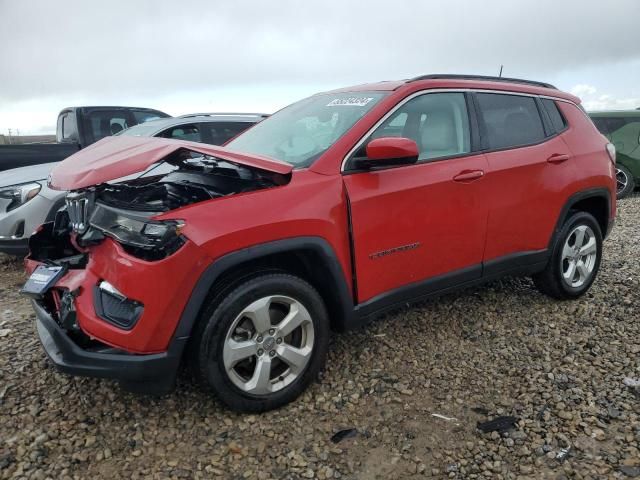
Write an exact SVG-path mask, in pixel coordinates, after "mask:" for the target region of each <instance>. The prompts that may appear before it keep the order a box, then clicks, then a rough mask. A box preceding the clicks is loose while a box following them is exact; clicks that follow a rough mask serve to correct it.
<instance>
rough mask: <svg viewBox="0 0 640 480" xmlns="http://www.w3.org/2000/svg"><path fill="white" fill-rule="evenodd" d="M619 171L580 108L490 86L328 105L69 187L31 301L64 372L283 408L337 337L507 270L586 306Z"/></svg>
mask: <svg viewBox="0 0 640 480" xmlns="http://www.w3.org/2000/svg"><path fill="white" fill-rule="evenodd" d="M614 158H615V157H614V150H613V147H612V145H611V144H609V143H608V142H607V140H606V139H605V138H604V137H603V136H602V135H600V133H598V131H597V130H596V128H595V127H594V125H593V123H592V122H591V120H589V118H588V117H587V115H586V114H585V113H584V112H583V110H581V108H580V100H579V99H578V98H576V97H575V96H573V95H570V94H568V93H564V92H561V91H559V90H557V89H555V88H554V87H552V86H551V85H548V84H543V83H539V82H530V81H525V80H514V79H506V78H494V77H477V76H452V75H427V76H422V77H417V78H414V79H411V80H404V81H398V82H382V83H377V84H369V85H360V86H357V87H352V88H344V89H341V90H336V91H331V92H327V93H323V94H318V95H314V96H312V97H309V98H307V99H304V100H302V101H300V102H297V103H295V104H293V105H291V106H289V107H287V108H284V109H283V110H280V111H279V112H277V113H275V114H274V115H272V116H271V117H269V118H267V119H266V120H264V121H263V122H260V123H259V124H257V125H256V126H254V127H253V128H251V129H249V130H247V131H246V132H244V133H242V134H241V135H239V136H238V137H236V138H235V139H233V140H232V141H230V142H228V143H227V144H226V145H225V146H224V147H213V146H208V145H197V144H195V143H191V142H184V141H182V140H164V139H155V138H153V139H149V138H145V139H140V138H134V137H124V136H121V137H119V138H113V139H112V140H111V141H109V142H103V143H101V144H98V145H96V146H94V147H92V148H91V149H89V150H84V151H82V152H79V153H78V154H77V155H75V156H74V157H72V158H70V159H67V160H65V161H64V162H62V163H60V164H59V165H58V166H56V168H55V169H54V170H53V171H52V177H51V184H52V186H53V188H58V189H63V190H72V192H71V193H70V194H69V195H68V196H67V210H65V211H62V212H60V214H59V215H57V218H56V220H55V221H54V222H50V223H47V224H45V225H44V226H43V227H42V228H41V229H40V230H39V231H38V232H37V233H35V234H34V235H33V237H31V241H30V247H31V248H30V250H31V254H30V256H29V257H27V260H26V265H27V270H28V272H29V273H30V274H31V277H30V280H29V281H28V282H27V283H26V285H25V287H24V290H23V292H24V293H25V294H27V295H30V296H31V297H32V298H33V305H34V308H35V311H36V316H37V330H38V333H39V335H40V338H41V342H42V344H43V346H44V349H45V351H46V352H47V354H48V356H49V357H50V359H51V360H52V362H53V364H54V365H55V366H56V367H57V368H58V369H60V370H62V371H64V372H67V373H72V374H77V375H89V376H99V377H107V378H115V379H118V380H119V381H120V382H121V384H122V385H123V386H124V387H126V388H130V389H135V390H137V391H154V392H156V393H159V392H161V391H167V390H168V389H171V388H172V387H173V386H174V383H175V379H176V373H177V372H178V367H179V366H180V365H181V364H182V362H183V361H186V362H188V364H189V365H190V366H191V368H192V370H193V372H195V374H196V376H197V378H199V379H200V381H201V382H202V383H203V384H204V385H207V386H208V387H210V389H211V390H212V391H213V392H214V393H215V394H216V395H217V396H218V397H219V398H220V399H221V400H222V401H223V402H224V403H225V404H227V405H228V406H229V407H230V408H233V409H236V410H244V411H264V410H269V409H273V408H277V407H279V406H282V405H284V404H286V403H287V402H290V401H292V400H293V399H295V398H296V397H297V396H298V395H300V394H301V393H302V392H303V391H304V390H305V388H306V387H307V386H308V385H309V384H310V383H311V382H312V381H313V380H314V378H316V376H317V374H318V372H319V371H320V369H321V368H322V366H323V364H324V361H325V356H326V353H327V347H328V340H329V332H330V329H331V328H333V329H336V330H342V329H345V328H349V327H353V326H357V325H362V324H363V323H364V322H366V321H367V320H369V319H371V318H373V317H374V316H375V315H378V314H380V313H381V312H384V311H387V310H389V309H392V308H397V307H399V306H403V305H405V304H406V303H407V302H410V301H414V300H418V299H423V298H426V297H428V296H431V295H437V294H441V293H444V292H449V291H451V290H453V289H455V288H461V287H468V286H469V285H474V284H476V283H479V282H483V281H487V280H491V279H495V278H498V277H501V276H503V275H531V276H533V278H534V281H535V284H536V286H537V287H538V288H539V289H540V290H541V291H542V292H544V293H545V294H548V295H550V296H552V297H554V298H559V299H573V298H577V297H579V296H581V295H583V294H584V293H585V292H586V291H587V290H588V289H589V288H590V286H591V284H592V283H593V281H594V280H595V278H596V275H597V272H598V268H599V265H600V260H601V258H602V244H603V243H602V242H603V238H604V237H605V236H606V235H607V233H608V232H609V230H610V229H611V227H612V225H613V221H614V217H615V213H616V201H615V173H614ZM159 163H160V164H161V165H163V164H166V165H168V166H170V167H171V171H169V172H168V173H167V172H164V173H158V174H154V172H153V171H150V172H148V175H144V176H143V177H142V178H136V179H132V180H125V181H121V182H118V183H105V182H108V181H109V180H111V179H113V178H114V177H122V176H123V175H124V174H126V173H134V172H139V171H142V170H144V169H145V168H149V167H150V166H152V165H158V164H159Z"/></svg>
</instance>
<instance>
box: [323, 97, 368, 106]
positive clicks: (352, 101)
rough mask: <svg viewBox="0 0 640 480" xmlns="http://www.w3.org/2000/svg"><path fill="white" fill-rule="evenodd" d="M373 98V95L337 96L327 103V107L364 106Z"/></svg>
mask: <svg viewBox="0 0 640 480" xmlns="http://www.w3.org/2000/svg"><path fill="white" fill-rule="evenodd" d="M371 100H373V98H371V97H349V98H336V99H334V100H331V101H330V102H329V103H327V107H364V106H365V105H366V104H367V103H369V102H370V101H371Z"/></svg>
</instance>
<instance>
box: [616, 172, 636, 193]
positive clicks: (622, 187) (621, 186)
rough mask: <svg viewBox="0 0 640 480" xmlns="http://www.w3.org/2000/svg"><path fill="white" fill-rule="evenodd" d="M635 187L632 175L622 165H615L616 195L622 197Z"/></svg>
mask: <svg viewBox="0 0 640 480" xmlns="http://www.w3.org/2000/svg"><path fill="white" fill-rule="evenodd" d="M635 187H636V185H635V182H634V180H633V175H632V174H631V172H630V171H629V169H628V168H627V167H625V166H624V165H616V196H617V197H618V198H624V197H626V196H628V195H630V194H631V193H633V190H634V188H635Z"/></svg>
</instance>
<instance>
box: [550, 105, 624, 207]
mask: <svg viewBox="0 0 640 480" xmlns="http://www.w3.org/2000/svg"><path fill="white" fill-rule="evenodd" d="M557 104H558V106H559V107H560V109H561V110H562V114H563V115H564V116H565V118H566V119H567V121H568V122H569V125H570V127H569V129H568V130H567V131H566V132H565V133H564V134H562V138H563V139H564V141H565V142H566V144H567V146H568V147H569V149H570V150H571V153H572V154H573V162H574V163H575V166H576V178H575V180H574V182H573V186H572V189H571V190H572V193H577V192H581V191H585V190H589V189H593V188H606V189H608V190H609V196H610V198H611V211H610V215H609V216H610V218H614V217H615V214H616V202H615V198H616V181H615V178H616V176H615V167H614V165H613V163H612V162H611V160H610V158H609V155H608V154H607V151H606V145H607V143H608V140H607V138H606V137H605V136H604V135H602V134H601V133H600V132H599V131H598V129H597V128H596V126H595V125H594V124H593V122H592V121H591V120H590V119H589V117H588V116H587V115H586V114H585V113H584V112H583V111H582V110H580V109H579V108H578V107H577V106H575V105H574V104H572V103H568V102H557Z"/></svg>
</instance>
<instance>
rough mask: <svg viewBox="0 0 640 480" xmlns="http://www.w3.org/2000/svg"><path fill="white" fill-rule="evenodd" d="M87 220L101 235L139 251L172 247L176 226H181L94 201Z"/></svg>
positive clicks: (180, 241)
mask: <svg viewBox="0 0 640 480" xmlns="http://www.w3.org/2000/svg"><path fill="white" fill-rule="evenodd" d="M89 223H90V224H91V226H92V227H94V228H96V229H97V230H100V231H101V232H102V233H104V234H105V235H107V236H109V237H112V238H114V239H116V240H117V241H118V242H120V243H121V244H123V245H128V246H131V247H136V248H141V249H143V250H153V249H163V248H165V247H170V246H175V245H176V242H178V244H182V240H180V229H181V228H182V226H183V225H184V223H183V222H181V221H179V220H167V221H160V220H151V219H150V218H149V216H145V215H144V214H136V213H134V212H130V211H126V210H121V209H118V208H113V207H108V206H106V205H103V204H100V203H98V204H96V206H95V209H94V211H93V214H92V215H91V219H90V220H89Z"/></svg>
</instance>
